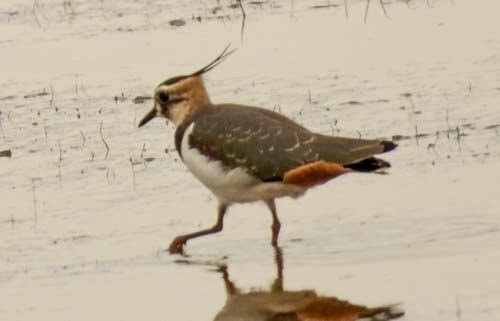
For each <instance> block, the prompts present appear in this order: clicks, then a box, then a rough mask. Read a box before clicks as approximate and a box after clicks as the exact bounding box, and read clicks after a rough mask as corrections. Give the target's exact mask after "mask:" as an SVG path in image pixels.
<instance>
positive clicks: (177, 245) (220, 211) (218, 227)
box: [168, 204, 227, 254]
mask: <svg viewBox="0 0 500 321" xmlns="http://www.w3.org/2000/svg"><path fill="white" fill-rule="evenodd" d="M226 210H227V205H226V204H219V207H218V208H217V222H216V223H215V225H214V226H212V228H209V229H206V230H201V231H198V232H194V233H190V234H185V235H179V236H177V237H176V238H175V239H174V240H173V241H172V243H171V244H170V247H169V248H168V251H169V252H170V253H171V254H182V253H183V249H184V244H186V242H187V241H189V240H190V239H194V238H196V237H200V236H203V235H207V234H214V233H217V232H220V231H222V228H223V226H224V214H226Z"/></svg>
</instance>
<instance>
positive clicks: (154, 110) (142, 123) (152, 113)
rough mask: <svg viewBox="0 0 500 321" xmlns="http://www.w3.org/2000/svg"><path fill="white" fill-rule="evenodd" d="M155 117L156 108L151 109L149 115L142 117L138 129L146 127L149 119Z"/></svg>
mask: <svg viewBox="0 0 500 321" xmlns="http://www.w3.org/2000/svg"><path fill="white" fill-rule="evenodd" d="M155 117H156V108H154V107H153V109H151V110H150V111H149V113H147V114H146V116H144V118H143V119H142V120H141V121H140V122H139V127H142V126H144V125H146V124H147V123H148V122H149V121H150V120H151V119H153V118H155Z"/></svg>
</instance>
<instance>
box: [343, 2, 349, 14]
mask: <svg viewBox="0 0 500 321" xmlns="http://www.w3.org/2000/svg"><path fill="white" fill-rule="evenodd" d="M344 9H345V17H346V18H349V8H348V7H347V0H344Z"/></svg>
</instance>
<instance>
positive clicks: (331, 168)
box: [139, 47, 397, 253]
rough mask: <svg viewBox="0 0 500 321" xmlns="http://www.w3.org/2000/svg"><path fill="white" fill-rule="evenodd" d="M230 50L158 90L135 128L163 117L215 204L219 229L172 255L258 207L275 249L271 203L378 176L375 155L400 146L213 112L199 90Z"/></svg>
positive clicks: (250, 111)
mask: <svg viewBox="0 0 500 321" xmlns="http://www.w3.org/2000/svg"><path fill="white" fill-rule="evenodd" d="M233 51H234V50H231V51H228V47H226V48H225V49H224V51H223V52H222V53H221V54H220V55H219V56H218V57H216V58H215V59H214V60H213V61H212V62H210V63H209V64H208V65H206V66H205V67H203V68H201V69H200V70H198V71H196V72H194V73H191V74H189V75H185V76H177V77H173V78H170V79H168V80H166V81H164V82H162V83H160V84H159V85H158V86H157V87H156V89H155V92H154V107H153V109H152V110H151V111H150V112H149V113H147V114H146V116H144V118H143V119H142V120H141V121H140V123H139V127H141V126H144V125H145V124H146V123H147V122H149V121H150V120H151V119H153V118H154V117H165V118H167V119H169V120H170V121H171V122H172V123H173V124H174V125H175V126H176V131H175V147H176V149H177V152H178V153H179V155H180V157H181V159H182V161H183V162H184V163H185V164H186V166H187V168H188V169H189V170H190V171H191V172H192V173H193V174H194V175H195V176H196V177H197V178H198V179H199V180H200V181H201V182H202V183H203V184H204V185H205V186H206V187H207V188H208V189H210V190H211V191H212V192H213V193H214V194H215V196H216V197H217V200H218V210H217V221H216V223H215V225H214V226H213V227H211V228H209V229H204V230H201V231H198V232H194V233H190V234H185V235H180V236H177V237H176V238H175V239H174V240H173V241H172V243H171V244H170V247H169V251H170V253H183V246H184V245H185V244H186V242H187V241H188V240H190V239H192V238H196V237H199V236H203V235H207V234H213V233H217V232H220V231H221V230H222V228H223V220H224V215H225V214H226V211H227V209H228V207H229V206H230V205H231V204H234V203H247V202H256V201H262V202H264V203H265V204H266V205H267V207H268V208H269V210H270V212H271V214H272V219H273V223H272V239H271V240H272V241H271V243H272V244H273V245H274V246H276V245H277V244H278V235H279V230H280V226H281V224H280V221H279V219H278V215H277V213H276V205H275V201H274V200H275V199H276V198H279V197H284V196H288V197H292V198H297V197H299V196H301V195H303V194H304V193H305V192H306V191H307V190H308V189H309V188H312V187H314V186H317V185H320V184H323V183H325V182H327V181H329V180H330V179H333V178H335V177H337V176H339V175H342V174H345V173H350V172H380V171H382V170H383V169H384V168H387V167H389V166H390V164H389V163H388V162H386V161H384V160H382V159H379V158H375V157H374V156H373V155H375V154H380V153H384V152H388V151H390V150H392V149H394V148H395V147H396V146H397V145H396V144H394V143H393V142H391V141H386V140H369V139H355V138H347V137H337V136H327V135H322V134H318V133H314V132H312V131H310V130H308V129H306V128H304V127H302V126H301V125H299V124H297V123H296V122H294V121H292V120H291V119H289V118H287V117H285V116H283V115H281V114H278V113H275V112H272V111H270V110H267V109H263V108H258V107H250V106H243V105H238V104H213V103H212V102H211V101H210V98H209V95H208V93H207V91H206V89H205V85H204V83H203V78H202V76H203V74H205V73H206V72H208V71H210V70H212V69H213V68H214V67H216V66H217V65H218V64H219V63H221V62H222V61H223V60H224V59H225V58H226V57H227V56H228V55H230V54H231V53H232V52H233Z"/></svg>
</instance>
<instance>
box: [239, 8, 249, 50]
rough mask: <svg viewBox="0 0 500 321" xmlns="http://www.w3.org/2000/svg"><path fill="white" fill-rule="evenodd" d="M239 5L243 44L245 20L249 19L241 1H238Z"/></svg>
mask: <svg viewBox="0 0 500 321" xmlns="http://www.w3.org/2000/svg"><path fill="white" fill-rule="evenodd" d="M238 4H239V5H240V9H241V15H242V17H241V42H242V43H243V32H244V31H245V20H246V18H247V14H246V13H245V9H244V8H243V4H242V3H241V0H238Z"/></svg>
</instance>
